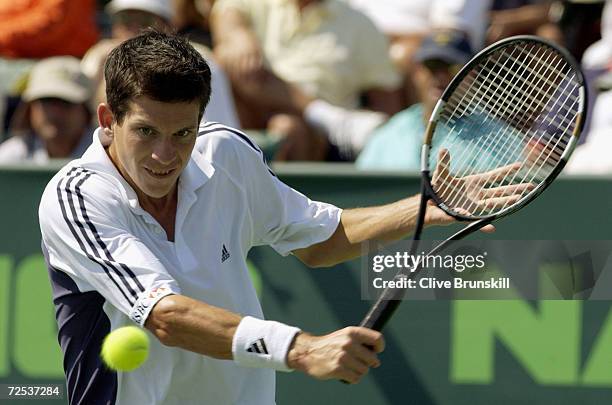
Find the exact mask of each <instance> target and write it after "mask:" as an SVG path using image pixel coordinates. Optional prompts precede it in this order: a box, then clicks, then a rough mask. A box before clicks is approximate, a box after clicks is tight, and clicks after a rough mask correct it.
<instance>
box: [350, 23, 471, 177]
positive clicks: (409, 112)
mask: <svg viewBox="0 0 612 405" xmlns="http://www.w3.org/2000/svg"><path fill="white" fill-rule="evenodd" d="M471 56H472V50H471V47H470V44H469V42H468V40H467V37H466V36H465V34H463V33H460V32H458V31H439V32H435V33H433V34H431V35H430V36H428V37H426V38H425V39H424V40H423V42H422V44H421V46H420V47H419V49H418V50H417V52H416V54H415V60H416V62H417V64H416V66H415V84H416V90H417V97H418V99H419V102H418V103H417V104H415V105H413V106H411V107H409V108H408V109H406V110H404V111H402V112H400V113H398V114H396V115H395V116H393V117H392V118H391V119H390V120H389V122H387V123H386V124H385V125H383V126H382V127H380V128H378V129H377V130H376V131H375V132H374V134H373V135H372V138H371V140H370V141H369V142H368V143H367V144H366V146H365V148H364V150H363V152H362V153H361V155H359V158H358V159H357V167H358V168H359V169H372V170H410V171H418V170H419V169H420V167H421V164H420V162H421V160H420V157H421V145H422V144H423V134H424V133H425V126H426V123H427V121H428V119H429V116H430V115H431V112H432V111H433V108H434V106H435V105H436V102H437V101H438V99H439V98H440V96H441V95H442V92H443V91H444V89H445V88H446V86H447V85H448V84H449V83H450V81H451V80H452V78H453V77H454V76H455V74H456V73H457V72H458V71H459V69H460V68H461V67H462V66H463V65H464V64H465V63H466V62H467V61H468V60H469V59H470V58H471Z"/></svg>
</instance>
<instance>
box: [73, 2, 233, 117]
mask: <svg viewBox="0 0 612 405" xmlns="http://www.w3.org/2000/svg"><path fill="white" fill-rule="evenodd" d="M177 7H178V6H177ZM106 11H107V12H108V13H109V14H110V16H111V20H112V37H111V38H110V39H104V40H102V41H100V42H99V43H98V44H96V45H95V46H94V47H92V48H91V49H90V50H89V51H88V52H87V54H86V55H85V57H84V58H83V61H82V66H83V71H84V72H85V74H86V75H87V76H88V77H89V78H90V79H91V80H93V82H94V83H95V88H96V92H95V103H94V104H96V105H97V104H99V103H102V102H105V101H106V93H105V83H104V77H103V70H104V61H105V60H106V57H107V56H108V54H109V53H110V51H111V50H112V49H113V48H115V47H116V46H117V45H119V43H121V42H122V41H125V40H126V39H129V38H132V37H134V36H136V35H137V34H138V33H139V32H141V31H142V30H144V29H147V28H155V29H158V30H160V31H165V32H171V31H173V30H174V26H173V25H172V20H173V18H174V17H175V15H176V13H175V12H174V9H173V8H172V5H171V4H170V0H113V1H111V2H110V3H108V5H107V6H106ZM192 45H193V46H194V47H195V48H196V49H197V50H198V51H199V52H200V53H201V54H202V55H203V56H204V57H205V58H206V60H207V61H208V63H209V65H210V68H211V72H212V96H211V101H210V104H209V105H208V108H207V109H206V113H205V115H204V117H203V121H216V122H221V123H223V124H226V125H230V126H232V127H239V125H238V117H237V114H236V110H235V106H234V100H233V98H232V95H231V88H230V85H229V82H228V80H227V78H226V76H225V73H224V72H223V70H222V69H221V68H220V67H219V66H218V65H217V63H215V61H214V60H213V54H212V51H211V50H210V49H209V48H207V47H206V46H204V45H201V44H196V43H192Z"/></svg>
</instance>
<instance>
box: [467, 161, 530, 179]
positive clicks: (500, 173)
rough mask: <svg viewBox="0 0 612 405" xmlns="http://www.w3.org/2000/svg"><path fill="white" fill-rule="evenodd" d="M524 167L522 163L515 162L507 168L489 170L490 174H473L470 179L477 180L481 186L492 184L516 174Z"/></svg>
mask: <svg viewBox="0 0 612 405" xmlns="http://www.w3.org/2000/svg"><path fill="white" fill-rule="evenodd" d="M522 166H523V164H522V163H520V162H515V163H512V164H509V165H506V166H502V167H498V168H497V169H493V170H489V171H488V172H484V173H480V174H473V175H471V176H468V177H469V178H471V179H474V180H476V181H477V182H479V183H480V184H492V183H495V182H498V181H500V180H501V179H504V178H506V177H507V176H510V175H513V174H515V173H516V172H518V171H519V170H520V169H521V167H522Z"/></svg>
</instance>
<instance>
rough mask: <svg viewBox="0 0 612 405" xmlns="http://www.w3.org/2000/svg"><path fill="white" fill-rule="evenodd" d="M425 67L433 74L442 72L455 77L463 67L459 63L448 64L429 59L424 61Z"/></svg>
mask: <svg viewBox="0 0 612 405" xmlns="http://www.w3.org/2000/svg"><path fill="white" fill-rule="evenodd" d="M423 66H425V67H426V68H427V70H429V71H431V72H439V71H441V70H444V71H447V72H448V73H449V74H450V75H451V76H455V75H456V74H457V73H459V71H460V70H461V68H462V67H463V65H461V64H459V63H448V62H445V61H443V60H440V59H429V60H426V61H423Z"/></svg>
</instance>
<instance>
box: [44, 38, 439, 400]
mask: <svg viewBox="0 0 612 405" xmlns="http://www.w3.org/2000/svg"><path fill="white" fill-rule="evenodd" d="M105 78H106V84H107V88H106V92H107V100H108V103H107V104H100V105H99V107H98V110H97V115H98V120H99V124H100V127H99V128H98V129H97V130H96V131H95V132H94V134H93V143H92V145H91V147H90V148H89V149H88V150H87V151H86V152H85V154H84V155H83V156H82V158H80V159H78V160H75V161H73V162H71V163H69V164H68V165H67V166H66V167H64V168H63V169H62V170H60V171H59V173H58V174H57V175H56V176H55V177H54V178H53V179H52V180H51V181H50V183H49V184H48V186H47V187H46V189H45V191H44V194H43V196H42V201H41V203H40V210H39V216H40V226H41V232H42V245H43V251H44V253H45V257H46V260H47V264H48V268H49V275H50V280H51V284H52V288H53V300H54V303H55V306H56V317H57V322H58V326H59V341H60V345H61V348H62V351H63V354H64V369H65V373H66V378H67V386H68V394H69V400H70V403H71V404H73V405H74V404H88V405H89V404H181V405H184V404H196V403H197V404H214V405H222V404H248V405H257V404H262V405H263V404H266V405H269V404H274V401H275V400H274V397H275V370H280V371H291V370H299V371H301V372H304V373H306V374H308V375H310V376H312V377H315V378H319V379H342V380H346V381H348V382H351V383H356V382H358V381H359V380H360V378H361V377H363V375H364V374H366V373H367V371H368V369H369V368H371V367H377V366H379V365H380V361H379V359H378V358H377V353H380V352H382V351H383V348H384V341H383V337H382V335H381V334H380V333H379V332H376V331H373V330H370V329H365V328H359V327H349V328H345V329H342V330H338V331H335V332H333V333H330V334H329V335H325V336H313V335H311V334H309V333H307V332H304V331H301V330H300V329H299V328H297V327H295V326H290V325H286V324H283V323H279V322H274V321H269V320H264V317H263V313H262V310H261V307H260V304H259V302H258V299H257V296H256V293H255V289H254V288H253V285H252V284H251V281H250V279H249V275H248V272H247V267H246V256H247V253H248V252H249V250H250V248H251V247H253V246H257V245H270V246H272V247H273V248H274V249H275V250H276V251H277V252H279V253H280V254H281V255H288V254H294V255H295V256H297V257H298V258H299V259H300V260H302V261H303V262H304V263H306V264H307V265H310V266H329V265H333V264H335V263H339V262H342V261H344V260H347V259H351V258H354V257H357V256H358V255H359V254H360V245H361V243H362V242H363V241H366V240H368V239H378V240H381V239H387V240H394V239H398V238H400V237H403V236H405V235H407V234H408V233H410V231H411V230H412V228H413V225H414V220H415V216H416V213H417V211H418V199H417V198H409V199H406V200H403V201H399V202H397V203H394V204H391V205H387V206H382V207H376V208H361V209H353V210H344V211H343V210H341V209H339V208H337V207H334V206H332V205H329V204H325V203H322V202H316V201H311V200H310V199H308V198H307V197H306V196H304V195H302V194H300V193H299V192H297V191H295V190H293V189H291V188H290V187H288V186H286V185H285V184H283V183H282V182H281V181H279V180H278V178H277V177H276V176H275V175H274V173H272V172H271V171H270V169H269V168H268V166H267V165H266V163H265V162H264V160H263V157H262V153H261V151H260V150H259V149H258V148H257V147H256V146H255V145H254V144H253V143H252V142H251V141H250V140H249V138H247V137H246V136H245V135H243V134H242V133H241V132H239V131H237V130H235V129H232V128H228V127H225V126H223V125H220V124H216V123H209V124H207V125H204V126H200V127H198V123H199V122H200V118H201V117H202V114H203V112H204V109H205V107H206V104H207V102H208V99H209V96H210V70H209V68H208V66H207V64H206V62H205V61H204V60H203V59H202V57H201V56H200V54H199V53H198V52H196V51H195V50H194V49H193V48H192V47H191V46H190V45H189V44H188V43H187V42H185V41H184V40H182V39H180V38H177V37H174V36H168V35H166V34H162V33H158V32H153V31H151V32H147V33H145V34H143V35H140V36H138V37H136V38H133V39H130V40H128V41H126V42H124V43H122V44H121V45H120V46H118V47H117V48H116V49H115V50H113V51H112V52H111V54H110V55H109V57H108V60H107V62H106V66H105ZM426 221H427V223H428V224H443V223H447V222H450V221H451V219H450V217H447V216H446V215H445V214H443V213H442V211H441V210H439V209H437V208H435V207H433V206H432V207H431V209H430V210H429V211H428V215H427V219H426ZM132 323H136V324H138V325H140V326H141V327H144V328H146V329H147V330H148V331H149V332H150V333H151V335H152V336H154V337H155V338H156V339H152V344H151V348H150V355H149V359H148V361H147V362H146V363H145V364H144V365H143V366H142V367H141V368H139V369H137V370H136V371H133V372H130V373H121V372H112V371H109V370H108V369H106V368H105V367H104V366H103V364H102V363H101V360H100V358H99V352H100V346H101V343H102V340H103V338H104V337H105V335H106V334H108V333H109V332H110V331H111V330H113V329H115V328H118V327H121V326H124V325H128V324H132ZM366 346H369V347H371V348H373V350H369V349H366Z"/></svg>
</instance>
